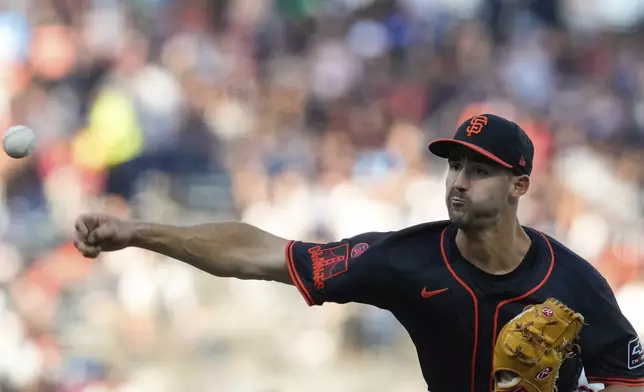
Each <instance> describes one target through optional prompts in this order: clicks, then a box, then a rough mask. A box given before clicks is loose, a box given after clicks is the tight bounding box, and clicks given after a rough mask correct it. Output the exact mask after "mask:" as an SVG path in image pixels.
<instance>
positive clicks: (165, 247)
mask: <svg viewBox="0 0 644 392" xmlns="http://www.w3.org/2000/svg"><path fill="white" fill-rule="evenodd" d="M287 244H288V241H287V240H285V239H283V238H280V237H277V236H275V235H272V234H270V233H268V232H265V231H263V230H261V229H259V228H257V227H255V226H251V225H248V224H245V223H240V222H227V223H210V224H203V225H198V226H188V227H179V226H169V225H160V224H153V223H145V222H132V221H125V220H120V219H118V218H116V217H113V216H110V215H104V214H89V215H83V216H81V217H79V218H78V220H77V222H76V240H75V245H76V247H77V248H78V250H79V251H80V252H81V253H83V255H85V256H86V257H96V256H98V254H100V253H101V252H105V251H115V250H119V249H123V248H126V247H130V246H133V247H138V248H143V249H147V250H150V251H153V252H156V253H160V254H163V255H166V256H169V257H172V258H175V259H177V260H181V261H183V262H185V263H188V264H190V265H192V266H194V267H196V268H199V269H200V270H203V271H205V272H208V273H210V274H212V275H216V276H221V277H234V278H239V279H255V280H270V281H276V282H281V283H286V284H292V281H291V279H290V277H289V273H288V269H287V266H286V259H285V254H284V251H285V249H286V246H287Z"/></svg>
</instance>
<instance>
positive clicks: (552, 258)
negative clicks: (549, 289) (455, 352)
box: [490, 233, 555, 391]
mask: <svg viewBox="0 0 644 392" xmlns="http://www.w3.org/2000/svg"><path fill="white" fill-rule="evenodd" d="M539 234H540V235H541V236H542V237H543V239H544V240H546V244H548V249H549V250H550V267H549V268H548V272H546V276H544V277H543V280H542V281H541V282H540V283H539V284H538V285H536V286H535V287H533V288H532V290H530V291H528V292H526V293H524V294H522V295H520V296H518V297H514V298H510V299H506V300H505V301H501V302H499V304H498V305H496V311H495V312H494V329H493V330H492V362H494V346H495V345H496V338H497V336H496V329H497V328H498V326H499V311H500V310H501V308H502V307H503V306H505V305H507V304H509V303H511V302H516V301H520V300H522V299H524V298H525V297H527V296H529V295H531V294H532V293H534V292H535V291H537V290H539V289H540V288H541V286H543V285H544V284H545V283H546V282H547V281H548V279H549V278H550V274H551V273H552V269H553V268H554V266H555V252H554V251H553V250H552V245H551V244H550V241H548V238H547V237H546V236H545V235H543V234H542V233H539ZM493 372H494V364H493V365H492V370H491V371H490V390H491V391H493V390H494V379H493V377H491V376H492V373H493Z"/></svg>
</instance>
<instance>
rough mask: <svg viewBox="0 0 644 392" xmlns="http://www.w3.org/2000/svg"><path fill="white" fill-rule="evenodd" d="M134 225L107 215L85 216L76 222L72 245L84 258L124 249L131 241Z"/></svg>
mask: <svg viewBox="0 0 644 392" xmlns="http://www.w3.org/2000/svg"><path fill="white" fill-rule="evenodd" d="M133 234H134V224H133V223H132V222H130V221H125V220H121V219H119V218H117V217H115V216H112V215H107V214H86V215H81V216H80V217H78V219H77V220H76V229H75V235H74V237H75V238H74V245H75V246H76V248H77V249H78V250H79V251H80V252H81V253H82V254H83V256H85V257H91V258H95V257H97V256H98V255H99V254H100V253H101V252H110V251H115V250H120V249H123V248H126V247H128V246H129V245H130V243H131V241H132V236H133Z"/></svg>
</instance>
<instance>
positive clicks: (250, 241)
mask: <svg viewBox="0 0 644 392" xmlns="http://www.w3.org/2000/svg"><path fill="white" fill-rule="evenodd" d="M429 150H430V151H431V152H432V153H434V154H436V155H438V156H439V157H443V158H446V159H447V160H448V162H449V171H448V175H447V181H446V185H447V188H446V195H445V202H446V204H447V209H448V211H449V217H450V219H449V221H442V222H430V223H426V224H421V225H417V226H413V227H409V228H406V229H403V230H400V231H394V232H370V233H364V234H359V235H356V236H355V237H351V238H346V239H342V240H340V241H337V242H331V243H307V242H301V241H289V240H287V239H283V238H279V237H277V236H274V235H272V234H270V233H267V232H265V231H262V230H260V229H258V228H256V227H253V226H251V225H247V224H244V223H237V222H232V223H213V224H205V225H200V226H192V227H174V226H166V225H159V224H153V223H144V222H131V221H124V220H119V219H117V218H116V217H113V216H109V215H103V214H89V215H83V216H81V217H79V218H78V221H77V223H76V235H77V238H76V247H77V248H78V249H79V251H80V252H82V254H83V255H85V256H87V257H96V256H98V255H99V254H100V253H101V252H107V251H116V250H119V249H123V248H125V247H128V246H134V247H139V248H143V249H147V250H150V251H153V252H158V253H161V254H164V255H167V256H170V257H173V258H176V259H178V260H181V261H184V262H186V263H188V264H190V265H192V266H195V267H197V268H199V269H201V270H203V271H206V272H208V273H210V274H212V275H216V276H220V277H236V278H240V279H259V280H269V281H276V282H281V283H285V284H290V285H293V286H295V287H296V288H297V290H299V292H300V294H301V295H302V297H303V298H304V300H305V301H306V303H307V304H309V305H310V306H313V305H322V304H323V303H325V302H335V303H347V302H358V303H363V304H370V305H374V306H377V307H379V308H382V309H386V310H388V311H390V312H391V313H392V314H393V315H394V316H395V317H396V318H397V319H398V320H399V321H400V323H401V324H402V325H403V326H404V327H405V328H406V329H407V331H408V332H409V334H410V336H411V339H412V340H413V342H414V344H415V346H416V348H417V352H418V357H419V360H420V364H421V368H422V373H423V376H424V378H425V380H426V382H427V385H428V388H429V390H431V391H433V392H452V391H457V392H489V391H497V392H501V391H507V392H509V391H513V392H520V391H524V392H536V391H539V392H544V391H548V392H552V391H555V390H558V391H560V392H564V391H566V392H568V391H596V390H605V391H610V392H619V391H624V392H626V391H629V392H634V391H644V353H643V350H642V344H641V342H640V340H639V338H638V336H637V335H636V333H635V331H634V330H633V327H632V326H631V325H630V323H629V322H628V320H627V319H626V318H625V317H624V316H623V315H622V313H621V311H620V309H619V307H618V305H617V303H616V300H615V296H614V295H613V292H612V291H611V289H610V287H609V285H608V284H607V282H606V281H605V280H604V278H603V277H602V276H601V275H600V274H599V273H598V272H597V271H596V270H595V269H594V268H593V267H592V266H591V265H590V264H589V263H588V262H586V261H585V260H583V259H582V258H581V257H580V256H578V255H576V254H575V253H573V252H572V251H571V250H569V249H568V248H566V247H565V246H564V245H562V244H561V243H559V242H557V241H556V240H555V239H553V238H551V237H549V236H547V235H545V234H543V233H541V232H539V231H537V230H535V229H532V228H529V227H525V226H522V225H521V224H520V223H519V221H518V219H517V206H518V203H519V201H520V199H521V196H523V195H525V194H526V193H527V192H528V191H529V188H530V173H531V169H532V160H533V156H534V149H533V145H532V142H531V140H530V139H529V137H528V136H527V135H526V134H525V132H524V131H523V130H522V129H521V128H520V127H519V125H517V124H516V123H514V122H511V121H509V120H507V119H504V118H502V117H499V116H496V115H493V114H483V115H478V116H475V117H472V118H470V119H468V120H467V121H465V122H464V123H463V124H462V125H460V126H459V127H458V129H457V131H456V134H455V136H454V137H453V138H452V139H441V140H436V141H434V142H432V143H431V144H430V145H429ZM437 191H438V190H437ZM642 309H643V311H644V305H643V306H642Z"/></svg>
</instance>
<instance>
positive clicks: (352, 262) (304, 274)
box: [286, 233, 393, 308]
mask: <svg viewBox="0 0 644 392" xmlns="http://www.w3.org/2000/svg"><path fill="white" fill-rule="evenodd" d="M386 237H387V233H365V234H360V235H357V236H355V237H351V238H348V239H343V240H342V241H338V242H330V243H324V244H318V243H309V242H301V241H291V242H289V244H288V246H287V247H286V261H287V265H288V269H289V274H290V275H291V279H292V280H293V284H294V285H295V286H296V287H297V288H298V290H299V291H300V293H301V294H302V296H303V297H304V300H305V301H306V303H307V304H308V305H309V306H313V305H322V304H323V303H325V302H334V303H348V302H358V303H364V304H369V305H375V306H378V307H380V308H387V303H388V301H389V295H390V294H391V285H392V284H393V278H392V276H391V273H390V268H389V254H390V251H389V249H388V248H389V246H388V245H387V241H386V240H385V239H386Z"/></svg>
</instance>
